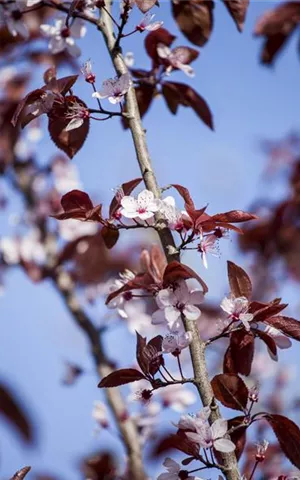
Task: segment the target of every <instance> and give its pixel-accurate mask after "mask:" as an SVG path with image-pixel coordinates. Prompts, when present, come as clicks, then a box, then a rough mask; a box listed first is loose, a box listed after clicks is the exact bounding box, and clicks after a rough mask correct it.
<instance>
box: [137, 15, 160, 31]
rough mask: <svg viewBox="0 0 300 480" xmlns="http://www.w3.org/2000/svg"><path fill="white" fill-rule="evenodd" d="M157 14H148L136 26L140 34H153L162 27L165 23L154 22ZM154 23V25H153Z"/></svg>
mask: <svg viewBox="0 0 300 480" xmlns="http://www.w3.org/2000/svg"><path fill="white" fill-rule="evenodd" d="M154 17H155V14H154V13H153V14H152V13H150V12H148V13H146V14H145V15H144V17H143V19H142V21H141V22H140V23H139V24H138V25H137V26H136V29H137V30H138V31H139V32H144V31H145V30H146V31H148V32H153V31H154V30H158V29H159V28H161V27H162V25H163V23H164V22H152V20H153V18H154ZM151 22H152V23H151Z"/></svg>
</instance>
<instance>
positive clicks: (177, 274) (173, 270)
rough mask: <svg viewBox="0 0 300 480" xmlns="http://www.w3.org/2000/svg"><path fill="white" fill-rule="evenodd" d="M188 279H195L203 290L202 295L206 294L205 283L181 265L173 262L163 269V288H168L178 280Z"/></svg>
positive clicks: (192, 271) (188, 268)
mask: <svg viewBox="0 0 300 480" xmlns="http://www.w3.org/2000/svg"><path fill="white" fill-rule="evenodd" d="M189 278H195V279H196V280H198V282H199V283H200V285H201V286H202V288H203V293H207V292H208V287H207V285H206V283H205V282H204V281H203V280H202V278H201V277H199V275H198V274H197V273H196V272H194V270H193V269H192V268H190V267H188V266H187V265H184V264H183V263H180V262H177V261H176V260H173V262H171V263H169V265H168V266H167V267H166V269H165V273H164V279H163V284H164V287H168V286H169V285H171V284H173V283H174V282H176V281H178V280H188V279H189Z"/></svg>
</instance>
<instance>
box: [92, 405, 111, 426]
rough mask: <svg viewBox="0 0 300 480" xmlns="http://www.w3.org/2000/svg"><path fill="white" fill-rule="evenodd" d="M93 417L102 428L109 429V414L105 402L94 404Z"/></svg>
mask: <svg viewBox="0 0 300 480" xmlns="http://www.w3.org/2000/svg"><path fill="white" fill-rule="evenodd" d="M92 417H93V418H94V420H96V422H97V423H98V424H99V425H100V426H101V427H102V428H107V427H108V413H107V408H106V406H105V404H104V403H103V402H100V401H98V400H97V401H96V402H94V408H93V412H92Z"/></svg>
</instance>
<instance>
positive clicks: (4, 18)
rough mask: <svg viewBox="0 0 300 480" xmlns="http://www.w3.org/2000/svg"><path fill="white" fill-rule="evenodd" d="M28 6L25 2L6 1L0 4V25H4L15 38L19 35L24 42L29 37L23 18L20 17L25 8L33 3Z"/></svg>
mask: <svg viewBox="0 0 300 480" xmlns="http://www.w3.org/2000/svg"><path fill="white" fill-rule="evenodd" d="M32 1H33V3H31V4H30V5H29V4H28V3H26V2H20V1H14V2H11V1H7V2H5V1H4V2H3V3H1V4H0V23H4V24H5V25H6V27H7V29H8V31H9V33H10V34H11V35H12V36H13V37H16V36H17V35H20V36H21V37H23V38H24V39H25V40H26V39H28V37H29V30H28V28H27V25H26V24H25V23H24V17H23V16H22V10H23V9H24V7H26V6H31V5H34V4H35V3H38V2H35V1H34V0H32Z"/></svg>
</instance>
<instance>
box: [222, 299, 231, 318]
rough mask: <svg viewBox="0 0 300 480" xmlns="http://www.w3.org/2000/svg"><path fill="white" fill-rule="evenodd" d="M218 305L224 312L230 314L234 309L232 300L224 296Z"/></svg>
mask: <svg viewBox="0 0 300 480" xmlns="http://www.w3.org/2000/svg"><path fill="white" fill-rule="evenodd" d="M220 307H221V308H222V310H223V311H224V312H225V313H228V314H229V315H231V314H232V313H233V311H234V302H233V300H232V299H231V298H228V297H224V298H223V300H222V302H221V303H220Z"/></svg>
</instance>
